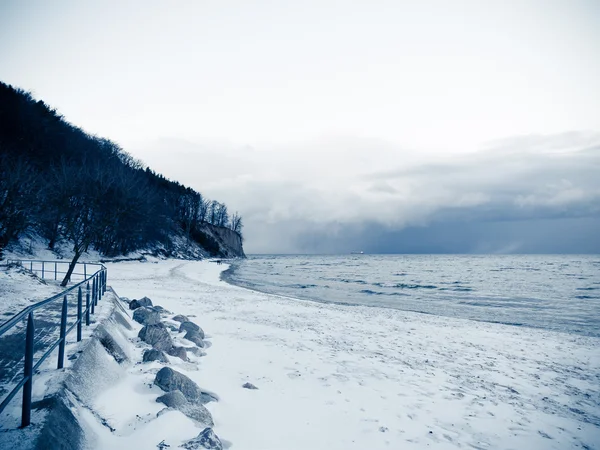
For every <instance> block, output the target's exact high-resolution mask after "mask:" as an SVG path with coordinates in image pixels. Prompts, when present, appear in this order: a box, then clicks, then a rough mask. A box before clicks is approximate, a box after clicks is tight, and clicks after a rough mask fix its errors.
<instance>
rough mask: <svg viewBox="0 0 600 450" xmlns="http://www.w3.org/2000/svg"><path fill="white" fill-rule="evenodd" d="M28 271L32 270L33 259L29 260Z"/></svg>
mask: <svg viewBox="0 0 600 450" xmlns="http://www.w3.org/2000/svg"><path fill="white" fill-rule="evenodd" d="M29 271H30V272H33V261H29Z"/></svg>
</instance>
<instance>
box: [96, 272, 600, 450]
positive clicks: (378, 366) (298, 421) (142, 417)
mask: <svg viewBox="0 0 600 450" xmlns="http://www.w3.org/2000/svg"><path fill="white" fill-rule="evenodd" d="M108 267H109V285H112V286H113V287H114V288H115V289H116V291H117V293H118V294H119V295H121V296H126V297H129V298H140V297H142V296H148V297H150V298H151V299H152V300H153V301H154V303H155V304H158V305H161V306H163V307H165V308H167V309H169V310H171V311H172V312H173V313H176V314H177V313H178V314H186V315H188V316H195V317H194V318H192V319H191V320H193V321H195V322H197V323H198V324H199V325H200V326H202V327H203V329H204V331H205V332H206V334H207V336H208V340H209V341H210V342H211V343H212V346H211V347H210V348H208V349H206V353H207V355H206V356H204V357H201V358H194V359H193V361H192V362H191V363H184V362H183V361H181V362H179V363H176V362H174V364H175V366H174V367H175V369H176V370H178V371H181V372H183V373H185V374H186V375H188V376H189V377H190V378H192V379H193V380H194V381H196V382H197V383H198V384H199V385H200V386H201V387H202V388H203V389H206V390H209V391H212V392H214V393H216V394H217V395H218V396H219V398H220V401H219V402H211V403H209V404H207V405H206V406H207V408H208V409H209V410H210V411H211V413H212V414H213V417H214V420H215V427H214V429H215V432H216V433H217V434H218V435H219V436H220V437H221V438H222V439H223V440H225V441H229V442H230V443H231V444H232V446H233V447H232V448H234V449H240V450H282V449H287V450H319V449H324V450H325V449H327V450H350V449H361V450H363V449H370V450H377V449H399V448H402V449H423V448H436V449H456V448H474V449H565V448H587V449H595V448H600V392H599V389H598V386H600V350H599V349H600V339H597V338H587V337H582V336H576V335H569V334H562V333H554V332H545V331H542V330H537V329H529V328H519V327H511V326H505V325H499V324H490V323H482V322H473V321H468V320H460V319H450V318H440V317H436V316H429V315H424V314H418V313H410V312H402V311H398V310H391V309H383V308H369V307H359V306H339V305H330V304H322V303H313V302H308V301H300V300H295V299H288V298H284V297H279V296H274V295H267V294H262V293H258V292H253V291H249V290H246V289H242V288H239V287H235V286H231V285H228V284H227V283H225V282H222V281H220V279H219V275H220V272H221V271H222V270H224V269H225V268H226V267H227V266H226V265H216V264H214V263H211V262H207V261H203V262H190V261H177V260H169V261H154V262H152V261H148V262H145V263H139V262H122V263H116V264H108ZM132 339H134V340H135V337H134V335H132ZM137 353H139V355H138V356H137V358H138V359H139V357H140V355H141V348H140V349H138V351H137ZM134 359H135V358H134ZM175 359H176V358H171V360H172V361H174V360H175ZM159 368H160V365H159V364H158V363H151V364H137V365H133V366H132V367H131V368H130V369H129V371H128V374H129V376H127V377H125V378H123V379H121V381H119V382H118V383H115V384H114V385H113V386H112V387H110V388H109V389H107V390H106V391H105V392H103V393H102V394H101V395H100V396H98V398H96V399H95V400H94V408H95V409H96V410H97V412H98V414H99V415H100V416H101V417H103V418H104V419H106V420H108V422H109V424H110V426H112V427H113V428H114V431H113V432H111V431H109V430H108V428H107V427H103V426H101V425H98V424H97V421H96V419H94V418H93V417H92V416H91V413H89V414H90V416H89V417H87V419H86V420H87V421H88V422H89V424H91V426H94V428H95V431H96V433H98V434H99V436H100V441H99V442H97V443H96V445H97V447H98V448H112V449H117V448H123V449H127V448H156V445H157V444H158V443H159V442H161V441H163V440H164V441H165V443H166V444H169V445H171V448H177V446H178V445H180V444H181V442H183V441H185V440H187V439H190V438H192V437H194V436H196V435H197V434H198V432H199V431H201V430H199V429H197V428H195V426H194V424H193V423H192V422H191V420H190V419H187V418H186V417H185V416H183V414H181V413H179V412H176V411H172V412H168V413H167V414H163V415H161V416H159V417H158V418H156V413H157V412H158V410H160V409H161V405H158V404H157V403H155V399H156V397H158V396H159V395H161V394H162V392H161V391H160V390H159V389H158V388H156V387H151V383H152V380H153V378H154V373H156V371H157V370H158V369H159ZM245 382H251V383H253V384H254V385H256V386H257V387H258V390H248V389H243V388H242V385H243V384H244V383H245ZM94 423H96V425H94Z"/></svg>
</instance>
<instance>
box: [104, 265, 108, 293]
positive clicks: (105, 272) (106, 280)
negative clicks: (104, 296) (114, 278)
mask: <svg viewBox="0 0 600 450" xmlns="http://www.w3.org/2000/svg"><path fill="white" fill-rule="evenodd" d="M106 283H108V269H104V293H106Z"/></svg>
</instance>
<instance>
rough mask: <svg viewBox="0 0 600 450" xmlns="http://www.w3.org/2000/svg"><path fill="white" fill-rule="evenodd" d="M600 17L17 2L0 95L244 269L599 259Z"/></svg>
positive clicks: (378, 6) (522, 1)
mask: <svg viewBox="0 0 600 450" xmlns="http://www.w3.org/2000/svg"><path fill="white" fill-rule="evenodd" d="M599 23H600V2H598V1H596V0H572V1H563V0H560V1H559V0H519V1H516V0H515V1H511V0H505V1H495V0H489V1H466V0H454V1H446V0H424V1H402V0H395V1H377V0H372V1H362V0H354V1H353V0H346V1H332V0H320V1H310V0H308V1H303V2H292V1H278V2H275V1H269V2H267V1H260V0H257V1H253V2H247V1H229V2H223V1H199V0H198V1H181V0H180V1H177V2H166V1H162V2H159V1H152V0H151V1H144V2H140V1H118V2H117V1H104V2H95V3H92V2H79V1H56V2H53V1H25V2H22V1H12V0H4V1H2V2H0V80H2V81H4V82H7V83H9V84H13V85H16V86H19V87H21V88H24V89H26V90H29V91H31V92H32V93H33V94H34V96H36V97H37V98H40V99H43V100H44V101H45V102H46V103H48V104H50V105H52V106H53V107H55V108H57V109H58V110H59V111H60V113H62V114H63V115H64V116H65V118H66V119H67V120H69V121H70V122H72V123H74V124H76V125H78V126H80V127H82V128H83V129H84V130H86V131H88V132H90V133H93V134H97V135H99V136H103V137H107V138H110V139H112V140H114V141H116V142H117V143H119V144H120V145H121V146H122V147H123V148H124V149H125V150H126V151H128V152H129V153H131V154H132V155H133V156H135V157H136V158H139V159H141V160H142V161H143V162H144V163H146V164H148V165H149V166H150V167H152V168H153V169H154V170H156V171H158V172H161V173H163V174H165V175H166V176H168V177H170V178H173V179H176V180H178V181H181V182H183V183H186V184H188V185H190V186H192V187H194V188H195V189H197V190H199V191H201V192H202V193H203V194H205V195H206V196H208V197H210V198H215V199H217V200H220V201H223V202H225V203H227V205H228V207H229V209H230V210H231V211H236V210H237V211H239V212H240V213H241V214H242V216H243V220H244V224H245V228H244V235H245V249H246V251H247V252H248V253H344V252H349V251H359V250H363V251H366V252H400V253H404V252H409V253H413V252H414V253H423V252H424V253H438V252H451V253H455V252H458V253H519V252H524V253H590V252H591V253H594V252H595V253H600V233H599V232H598V231H597V230H599V229H600V176H599V175H600V87H599V86H600V83H598V80H600V27H599V26H598V24H599Z"/></svg>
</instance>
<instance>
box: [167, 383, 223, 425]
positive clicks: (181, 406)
mask: <svg viewBox="0 0 600 450" xmlns="http://www.w3.org/2000/svg"><path fill="white" fill-rule="evenodd" d="M156 401H157V402H159V403H163V404H164V405H165V406H167V407H168V408H173V409H176V410H178V411H181V412H182V413H183V414H185V415H186V416H187V417H189V418H190V419H192V420H195V421H196V422H199V423H201V424H202V425H203V426H205V427H212V426H214V422H213V419H212V416H211V415H210V412H209V411H208V409H206V408H205V407H204V406H203V405H201V404H194V403H190V402H188V401H187V399H186V398H185V396H184V395H183V394H182V393H181V391H172V392H168V393H167V394H165V395H161V396H160V397H158V398H157V399H156Z"/></svg>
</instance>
